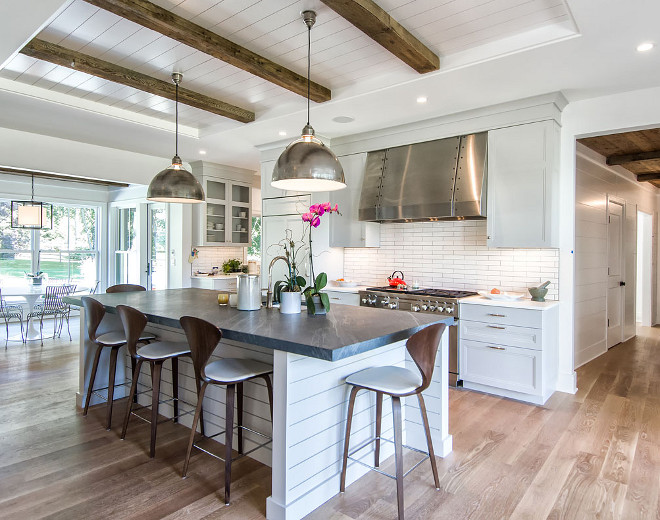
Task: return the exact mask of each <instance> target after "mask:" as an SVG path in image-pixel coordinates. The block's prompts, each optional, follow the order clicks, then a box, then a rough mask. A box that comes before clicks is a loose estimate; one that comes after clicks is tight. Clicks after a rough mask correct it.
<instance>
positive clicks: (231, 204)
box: [193, 176, 252, 246]
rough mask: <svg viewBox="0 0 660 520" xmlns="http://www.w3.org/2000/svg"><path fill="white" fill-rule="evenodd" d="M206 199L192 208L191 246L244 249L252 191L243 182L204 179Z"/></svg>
mask: <svg viewBox="0 0 660 520" xmlns="http://www.w3.org/2000/svg"><path fill="white" fill-rule="evenodd" d="M200 182H201V183H202V186H203V187H204V193H205V195H206V200H205V202H203V203H202V204H197V205H195V207H194V208H193V245H196V246H229V245H232V246H235V245H241V246H247V245H249V244H250V232H251V230H252V209H251V200H252V194H251V192H252V189H251V186H250V185H249V184H247V183H242V182H237V181H230V180H227V179H220V178H216V177H209V176H204V177H203V178H202V179H201V180H200Z"/></svg>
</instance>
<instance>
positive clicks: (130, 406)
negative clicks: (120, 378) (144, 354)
mask: <svg viewBox="0 0 660 520" xmlns="http://www.w3.org/2000/svg"><path fill="white" fill-rule="evenodd" d="M143 362H144V360H142V359H140V361H138V362H137V364H136V361H135V358H134V357H131V364H132V365H135V369H134V370H133V381H131V393H130V394H128V406H127V407H126V415H125V417H124V426H123V427H122V429H121V438H122V439H125V438H126V430H127V429H128V421H129V419H130V418H131V411H132V410H133V403H134V402H136V401H137V391H136V390H137V384H138V379H139V378H140V369H141V368H142V363H143Z"/></svg>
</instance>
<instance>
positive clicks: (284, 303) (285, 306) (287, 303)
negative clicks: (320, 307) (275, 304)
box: [280, 291, 301, 314]
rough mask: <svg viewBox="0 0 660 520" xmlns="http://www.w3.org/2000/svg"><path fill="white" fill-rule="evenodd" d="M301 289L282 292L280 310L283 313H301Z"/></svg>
mask: <svg viewBox="0 0 660 520" xmlns="http://www.w3.org/2000/svg"><path fill="white" fill-rule="evenodd" d="M300 303H301V301H300V291H299V292H284V291H282V292H281V293H280V312H281V313H282V314H299V313H300Z"/></svg>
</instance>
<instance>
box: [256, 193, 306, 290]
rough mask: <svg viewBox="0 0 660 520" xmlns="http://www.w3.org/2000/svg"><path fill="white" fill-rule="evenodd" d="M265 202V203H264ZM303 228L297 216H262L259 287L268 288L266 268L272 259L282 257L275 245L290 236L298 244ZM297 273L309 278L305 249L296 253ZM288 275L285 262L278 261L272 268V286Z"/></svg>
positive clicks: (281, 250)
mask: <svg viewBox="0 0 660 520" xmlns="http://www.w3.org/2000/svg"><path fill="white" fill-rule="evenodd" d="M264 202H265V201H264ZM304 229H305V226H304V223H303V221H302V219H301V218H300V215H299V214H295V215H264V216H263V217H262V219H261V286H262V287H264V288H265V287H268V266H269V265H270V262H271V260H272V259H273V258H275V257H276V256H279V255H282V254H283V253H284V250H283V249H282V248H281V247H279V246H278V245H277V244H278V242H279V241H281V240H283V239H284V238H285V237H286V236H287V232H290V236H291V237H292V238H293V239H294V240H295V241H296V242H300V240H301V239H302V238H303V236H304V235H303V232H304ZM297 258H298V271H299V274H300V275H301V276H304V277H305V280H307V279H308V278H309V275H308V274H307V264H308V263H309V262H308V255H307V248H303V250H301V251H300V252H299V253H298V256H297ZM285 275H288V268H287V265H286V263H285V262H283V261H281V260H280V261H278V262H276V263H275V265H274V266H273V273H272V277H273V284H274V283H275V282H276V281H277V280H284V276H285Z"/></svg>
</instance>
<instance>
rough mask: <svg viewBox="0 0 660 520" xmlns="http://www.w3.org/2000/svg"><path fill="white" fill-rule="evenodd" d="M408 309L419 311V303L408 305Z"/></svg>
mask: <svg viewBox="0 0 660 520" xmlns="http://www.w3.org/2000/svg"><path fill="white" fill-rule="evenodd" d="M410 310H411V311H413V312H419V305H417V304H416V303H414V304H412V305H411V306H410Z"/></svg>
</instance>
